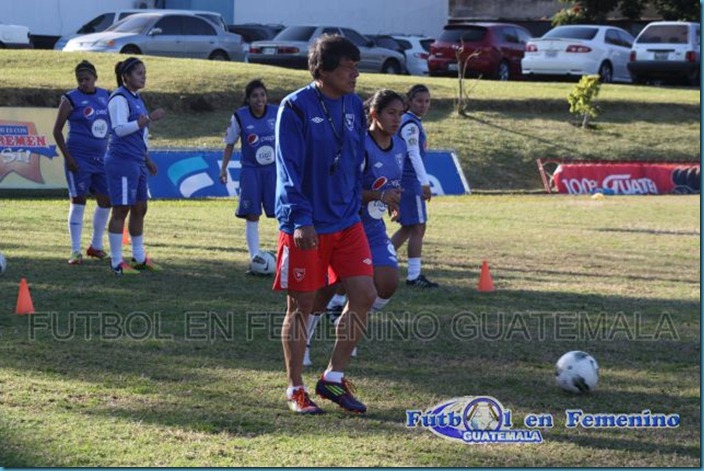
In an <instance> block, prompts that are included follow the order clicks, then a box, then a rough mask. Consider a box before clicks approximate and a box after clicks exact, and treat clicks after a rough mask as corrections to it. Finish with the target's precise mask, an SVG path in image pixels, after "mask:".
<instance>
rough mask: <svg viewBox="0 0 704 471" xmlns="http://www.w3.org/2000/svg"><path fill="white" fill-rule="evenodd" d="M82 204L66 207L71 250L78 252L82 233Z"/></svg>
mask: <svg viewBox="0 0 704 471" xmlns="http://www.w3.org/2000/svg"><path fill="white" fill-rule="evenodd" d="M85 210H86V205H84V204H74V203H71V206H70V207H69V209H68V234H69V235H70V236H71V252H80V250H81V234H82V233H83V213H84V212H85Z"/></svg>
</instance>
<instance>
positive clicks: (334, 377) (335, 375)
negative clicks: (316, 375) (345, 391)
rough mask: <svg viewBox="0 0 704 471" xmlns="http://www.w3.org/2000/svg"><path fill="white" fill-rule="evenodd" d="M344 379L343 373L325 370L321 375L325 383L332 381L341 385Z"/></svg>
mask: <svg viewBox="0 0 704 471" xmlns="http://www.w3.org/2000/svg"><path fill="white" fill-rule="evenodd" d="M344 377H345V373H343V372H342V371H332V370H325V373H323V379H324V380H325V381H332V382H333V383H341V382H342V378H344Z"/></svg>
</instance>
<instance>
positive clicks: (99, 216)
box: [90, 206, 110, 249]
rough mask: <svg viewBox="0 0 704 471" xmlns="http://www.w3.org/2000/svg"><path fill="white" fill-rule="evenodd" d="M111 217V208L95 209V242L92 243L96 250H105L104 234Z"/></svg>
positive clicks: (98, 207) (97, 207)
mask: <svg viewBox="0 0 704 471" xmlns="http://www.w3.org/2000/svg"><path fill="white" fill-rule="evenodd" d="M109 217H110V208H101V207H100V206H96V207H95V212H94V213H93V240H92V241H91V243H90V245H92V246H93V248H94V249H102V248H103V234H104V233H105V226H106V225H107V223H108V218H109Z"/></svg>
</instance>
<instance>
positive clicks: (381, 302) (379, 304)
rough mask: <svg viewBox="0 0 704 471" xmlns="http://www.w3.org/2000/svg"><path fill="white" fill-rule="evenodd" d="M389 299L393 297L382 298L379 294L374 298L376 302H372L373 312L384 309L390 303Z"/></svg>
mask: <svg viewBox="0 0 704 471" xmlns="http://www.w3.org/2000/svg"><path fill="white" fill-rule="evenodd" d="M389 301H391V298H388V299H384V298H380V297H379V296H377V297H376V299H375V300H374V304H372V312H379V311H381V310H382V309H384V306H386V305H387V304H389Z"/></svg>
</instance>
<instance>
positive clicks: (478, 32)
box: [438, 26, 486, 43]
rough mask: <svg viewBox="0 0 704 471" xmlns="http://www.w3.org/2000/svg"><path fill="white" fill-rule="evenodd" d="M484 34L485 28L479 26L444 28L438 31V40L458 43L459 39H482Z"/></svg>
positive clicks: (467, 40) (468, 40)
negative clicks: (440, 31)
mask: <svg viewBox="0 0 704 471" xmlns="http://www.w3.org/2000/svg"><path fill="white" fill-rule="evenodd" d="M484 36H486V28H484V27H481V26H476V27H474V26H470V27H463V28H451V29H444V30H443V31H442V33H440V37H439V38H438V41H442V42H448V43H458V42H460V40H462V41H465V42H477V41H481V40H482V39H484Z"/></svg>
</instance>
